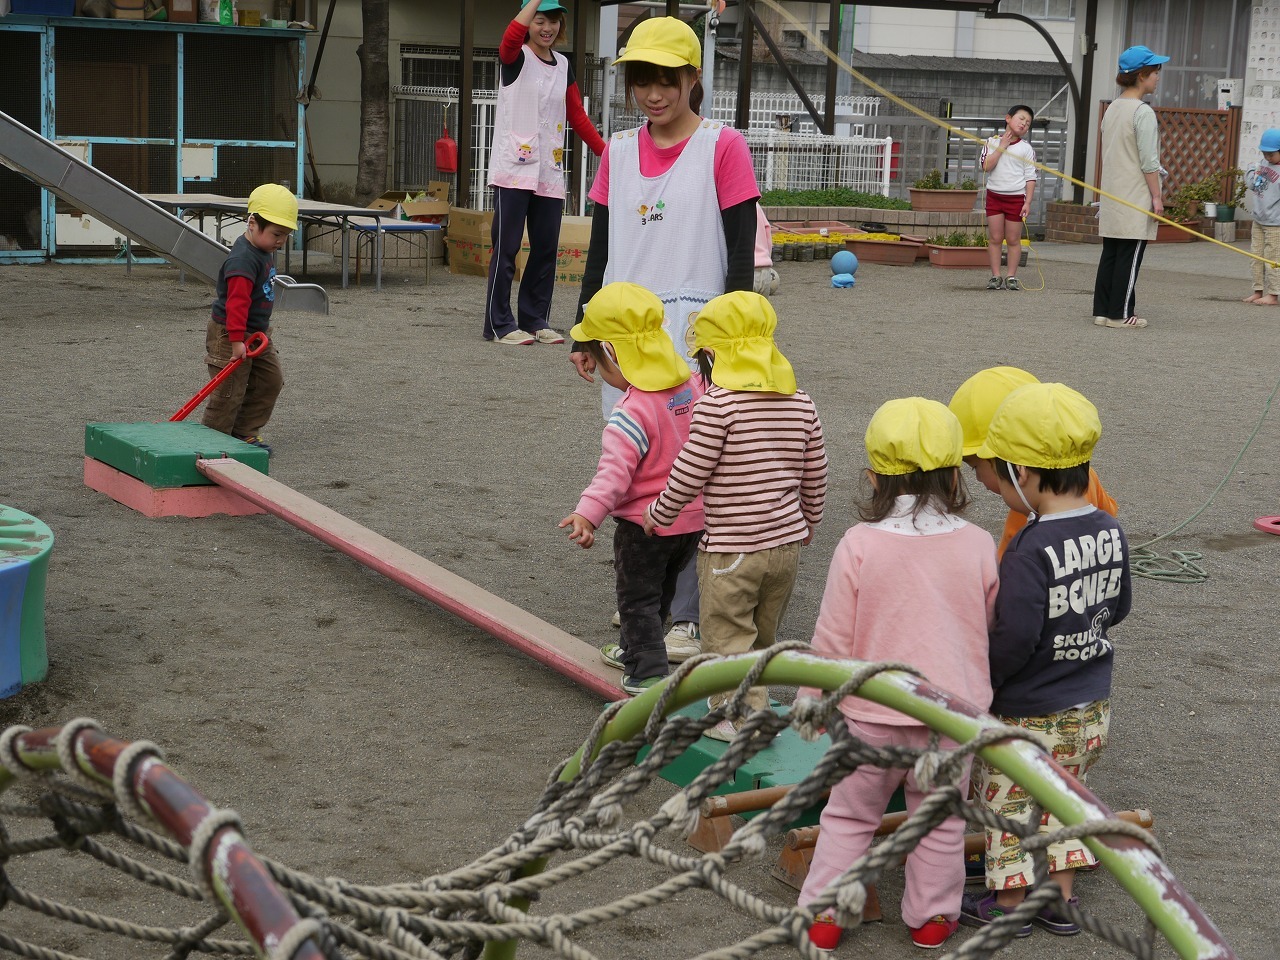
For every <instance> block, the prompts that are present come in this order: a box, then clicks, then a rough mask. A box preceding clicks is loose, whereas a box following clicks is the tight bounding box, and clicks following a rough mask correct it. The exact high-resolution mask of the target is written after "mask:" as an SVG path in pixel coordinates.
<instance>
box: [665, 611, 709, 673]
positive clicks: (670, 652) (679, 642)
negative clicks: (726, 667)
mask: <svg viewBox="0 0 1280 960" xmlns="http://www.w3.org/2000/svg"><path fill="white" fill-rule="evenodd" d="M663 639H664V640H665V642H666V644H667V659H668V660H670V661H671V662H672V663H683V662H684V661H686V660H688V659H689V658H690V657H696V656H697V655H698V654H700V653H701V652H702V634H701V633H699V632H698V625H697V624H696V623H690V622H689V621H687V620H682V621H680V622H679V623H673V624H672V625H671V629H670V630H668V631H667V635H666V637H664V638H663Z"/></svg>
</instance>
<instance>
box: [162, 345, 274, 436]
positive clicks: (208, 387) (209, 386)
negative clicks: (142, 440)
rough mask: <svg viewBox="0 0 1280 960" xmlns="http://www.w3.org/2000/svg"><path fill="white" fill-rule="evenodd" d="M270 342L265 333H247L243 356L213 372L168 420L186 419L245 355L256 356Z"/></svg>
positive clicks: (241, 361)
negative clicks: (210, 377) (247, 337)
mask: <svg viewBox="0 0 1280 960" xmlns="http://www.w3.org/2000/svg"><path fill="white" fill-rule="evenodd" d="M270 342H271V341H269V340H268V339H267V335H266V334H265V333H260V332H254V333H251V334H249V339H248V340H246V341H245V342H244V356H243V357H236V358H235V359H234V360H232V361H231V362H230V363H228V364H227V365H226V366H225V367H223V368H222V369H221V370H219V371H218V372H217V373H216V374H214V376H213V379H211V380H210V381H209V382H208V383H206V384H205V385H204V386H203V387H201V388H200V392H199V393H197V394H196V395H195V396H194V397H192V398H191V399H190V400H188V401H187V402H186V403H184V404H183V405H182V409H181V410H179V411H178V412H177V413H175V414H174V415H173V416H172V417H170V418H169V422H170V423H173V422H174V421H176V420H185V419H187V415H188V414H189V413H191V411H192V410H194V409H195V408H196V407H198V406H200V401H201V400H203V399H204V398H205V397H207V396H208V395H209V394H211V393H213V391H214V390H216V389H217V388H218V384H220V383H221V382H222V381H223V380H225V379H227V377H229V376H231V374H232V373H234V372H235V369H236V367H238V366H240V364H241V363H243V362H244V360H245V358H246V357H250V358H251V357H256V356H257V355H258V354H260V353H262V351H263V350H265V349H267V345H268V344H269V343H270Z"/></svg>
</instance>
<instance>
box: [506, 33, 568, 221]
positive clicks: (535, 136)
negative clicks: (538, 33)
mask: <svg viewBox="0 0 1280 960" xmlns="http://www.w3.org/2000/svg"><path fill="white" fill-rule="evenodd" d="M551 55H552V56H553V57H554V58H555V61H556V62H555V64H554V65H552V64H548V63H544V62H543V61H542V60H540V59H538V56H537V55H536V54H535V53H534V52H533V51H532V50H530V49H529V47H528V46H526V47H525V48H524V63H522V64H521V66H520V75H519V76H517V77H516V80H515V83H512V84H510V85H509V86H505V87H503V88H502V89H501V90H499V91H498V109H497V114H496V117H495V119H494V124H493V145H492V149H491V150H490V159H489V185H490V186H492V187H510V188H512V189H514V190H532V191H533V192H534V193H535V194H537V195H538V196H540V197H551V198H553V199H556V200H563V199H564V118H565V108H564V97H565V91H566V90H567V89H568V87H569V61H568V60H567V59H565V57H564V56H562V55H561V54H558V53H555V52H554V51H553V52H552V54H551Z"/></svg>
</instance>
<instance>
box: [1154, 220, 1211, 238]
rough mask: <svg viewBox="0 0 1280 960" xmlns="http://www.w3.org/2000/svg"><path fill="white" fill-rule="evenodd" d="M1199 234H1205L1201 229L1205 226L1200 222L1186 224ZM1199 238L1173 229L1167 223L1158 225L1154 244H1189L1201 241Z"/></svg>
mask: <svg viewBox="0 0 1280 960" xmlns="http://www.w3.org/2000/svg"><path fill="white" fill-rule="evenodd" d="M1184 226H1188V227H1190V228H1191V229H1192V230H1195V231H1197V232H1203V230H1201V228H1202V227H1203V226H1204V224H1203V223H1201V222H1200V221H1199V220H1195V221H1191V222H1189V223H1186V224H1184ZM1199 239H1200V238H1199V237H1196V236H1193V235H1191V234H1189V233H1187V232H1186V231H1185V230H1179V229H1178V228H1177V227H1171V226H1169V224H1167V223H1158V224H1156V238H1155V240H1153V241H1152V242H1153V243H1188V242H1189V241H1191V240H1199Z"/></svg>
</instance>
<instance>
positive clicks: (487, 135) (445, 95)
mask: <svg viewBox="0 0 1280 960" xmlns="http://www.w3.org/2000/svg"><path fill="white" fill-rule="evenodd" d="M393 95H394V98H395V146H394V157H395V166H394V172H395V183H396V186H397V187H398V188H400V189H403V190H420V189H423V188H425V187H426V185H427V184H428V183H429V182H430V181H432V180H448V179H449V178H448V177H447V176H446V175H442V174H441V173H440V172H439V170H438V169H437V168H436V166H435V150H434V143H435V140H436V138H437V137H439V136H440V134H441V132H442V131H443V130H444V128H445V127H446V126H448V127H449V128H450V129H452V130H456V129H457V103H458V91H457V90H456V89H455V88H451V87H411V86H396V87H394V88H393ZM737 99H738V98H737V94H736V93H717V94H715V95H714V96H713V98H712V105H711V117H712V118H713V119H716V120H721V121H723V122H726V123H732V122H733V121H734V119H735V117H736V115H737ZM813 102H814V104H815V106H816V107H817V109H818V110H819V111H821V110H822V109H823V108H824V106H825V100H824V99H823V98H822V97H817V98H815V99H814V101H813ZM879 103H880V101H879V98H878V97H838V98H837V100H836V118H837V130H838V131H839V132H841V133H844V134H845V135H844V136H836V137H826V136H822V135H820V134H818V133H817V132H816V129H815V127H814V124H813V122H812V120H811V119H810V118H809V115H808V113H807V112H806V111H805V110H804V106H803V104H802V103H801V101H800V98H799V97H797V96H794V95H788V94H777V93H765V94H759V95H753V96H752V98H751V109H750V114H749V118H750V119H749V123H750V127H749V129H748V130H747V131H746V138H747V143H748V145H749V146H750V148H751V153H752V158H753V160H754V164H755V172H756V179H757V181H758V182H759V184H760V189H761V190H775V189H777V190H814V189H821V188H822V187H825V186H828V185H830V184H833V183H837V184H840V185H841V186H846V187H850V188H851V189H855V190H863V191H866V192H867V193H880V194H884V193H886V192H887V191H888V189H889V182H890V163H891V151H890V141H889V140H888V139H887V138H884V137H881V138H874V137H865V136H861V135H860V134H861V133H862V132H863V130H865V129H866V124H867V121H868V120H869V119H870V118H872V117H874V116H875V115H876V111H877V110H878V109H879ZM496 108H497V91H494V90H477V91H475V92H473V93H472V110H471V121H470V122H471V144H472V146H471V157H470V160H471V181H470V187H471V191H470V193H471V204H472V206H473V207H476V208H478V209H484V210H487V209H490V208H491V207H492V205H493V191H492V189H490V188H489V186H488V185H487V184H486V182H485V181H486V180H487V171H488V168H489V151H490V148H491V146H492V139H493V123H494V113H495V110H496ZM643 119H644V116H643V114H641V113H639V112H638V111H627V110H626V107H625V103H624V102H623V100H622V98H620V97H619V98H616V99H615V100H614V102H613V103H611V104H610V123H609V128H610V129H612V130H620V129H627V128H628V127H633V126H637V125H639V124H640V122H641V121H642V120H643ZM596 165H597V160H596V157H595V156H594V155H592V154H591V152H590V151H588V150H586V149H584V148H582V146H581V145H579V150H578V154H577V156H576V157H575V158H574V159H573V162H572V163H571V165H570V166H571V171H570V178H569V206H570V209H575V210H582V209H583V208H584V207H585V195H586V190H587V188H588V187H589V186H590V184H591V182H592V180H593V179H594V177H595V170H596ZM455 196H456V194H455Z"/></svg>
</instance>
